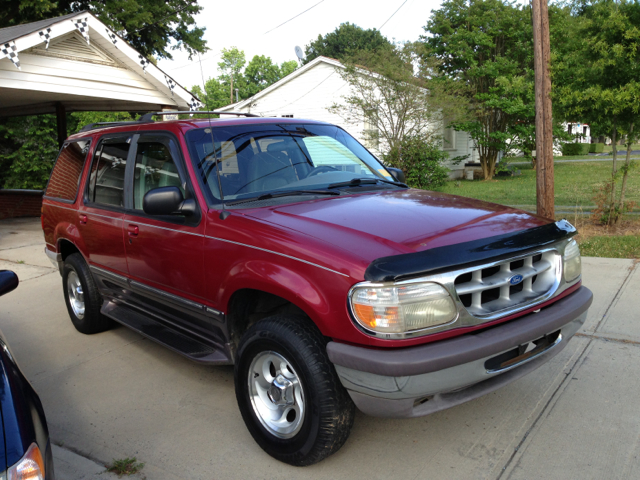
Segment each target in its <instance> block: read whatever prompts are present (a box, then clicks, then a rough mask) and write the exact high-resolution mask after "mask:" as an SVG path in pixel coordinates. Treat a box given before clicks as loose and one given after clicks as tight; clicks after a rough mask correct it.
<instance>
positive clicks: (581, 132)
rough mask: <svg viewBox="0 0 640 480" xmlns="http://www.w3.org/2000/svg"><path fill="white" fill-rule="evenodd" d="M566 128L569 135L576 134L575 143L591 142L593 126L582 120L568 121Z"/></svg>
mask: <svg viewBox="0 0 640 480" xmlns="http://www.w3.org/2000/svg"><path fill="white" fill-rule="evenodd" d="M563 126H564V129H565V131H566V132H568V133H569V135H574V137H575V140H574V141H573V143H591V127H590V126H589V125H588V124H586V123H582V122H567V123H565V124H564V125H563Z"/></svg>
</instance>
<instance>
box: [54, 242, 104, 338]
mask: <svg viewBox="0 0 640 480" xmlns="http://www.w3.org/2000/svg"><path fill="white" fill-rule="evenodd" d="M62 289H63V291H64V301H65V303H66V304H67V310H68V312H69V317H71V322H72V323H73V326H74V327H76V330H78V331H79V332H81V333H84V334H86V335H91V334H94V333H100V332H104V331H105V330H108V329H109V328H111V325H112V322H111V320H110V319H109V318H107V317H105V316H104V315H102V314H101V313H100V308H101V307H102V296H101V295H100V293H99V292H98V287H96V283H95V281H94V280H93V276H92V275H91V272H90V271H89V266H88V265H87V262H85V261H84V258H83V257H82V255H80V254H79V253H73V254H71V255H69V256H68V257H67V258H66V259H65V261H64V266H63V267H62Z"/></svg>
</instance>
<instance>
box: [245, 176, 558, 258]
mask: <svg viewBox="0 0 640 480" xmlns="http://www.w3.org/2000/svg"><path fill="white" fill-rule="evenodd" d="M244 213H245V214H246V215H249V216H252V217H255V218H259V219H261V220H263V221H265V222H269V223H273V224H276V225H280V226H282V227H286V228H288V229H292V230H296V231H299V232H301V233H304V234H306V235H311V236H313V237H316V238H318V239H321V240H323V241H325V242H328V243H330V244H333V245H335V246H336V247H340V248H342V249H345V250H349V251H352V252H354V253H356V254H358V255H359V256H360V257H361V258H363V259H365V260H367V261H372V260H374V259H376V258H379V257H382V256H389V255H396V254H402V253H413V252H419V251H423V250H427V249H430V248H435V247H441V246H445V245H451V244H455V243H462V242H467V241H470V240H478V239H482V238H487V237H492V236H496V235H502V234H505V233H512V232H517V231H521V230H526V229H528V228H534V227H538V226H542V225H545V224H547V223H549V222H550V220H548V219H545V218H543V217H539V216H536V215H532V214H530V213H527V212H523V211H521V210H517V209H514V208H510V207H505V206H502V205H497V204H494V203H489V202H483V201H480V200H475V199H472V198H466V197H459V196H455V195H447V194H444V193H438V192H431V191H425V190H415V189H409V190H401V191H392V192H389V191H386V192H370V193H362V194H358V195H345V196H341V197H329V198H322V199H320V200H314V201H309V202H302V203H295V204H290V205H281V206H274V207H268V208H260V209H255V210H249V211H245V212H244Z"/></svg>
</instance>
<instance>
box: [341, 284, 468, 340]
mask: <svg viewBox="0 0 640 480" xmlns="http://www.w3.org/2000/svg"><path fill="white" fill-rule="evenodd" d="M351 308H352V311H353V315H354V317H355V319H356V320H357V322H358V323H359V324H360V325H362V326H363V327H364V328H366V329H367V330H373V331H375V332H379V333H405V332H410V331H413V330H421V329H423V328H427V327H435V326H438V325H444V324H446V323H449V322H451V321H452V320H454V319H455V318H456V315H457V311H456V306H455V303H454V302H453V299H452V298H451V296H450V295H449V293H448V292H447V291H446V290H445V289H444V287H442V286H441V285H438V284H437V283H416V284H413V285H406V286H390V287H373V286H372V287H367V286H362V287H355V288H354V289H353V290H352V292H351Z"/></svg>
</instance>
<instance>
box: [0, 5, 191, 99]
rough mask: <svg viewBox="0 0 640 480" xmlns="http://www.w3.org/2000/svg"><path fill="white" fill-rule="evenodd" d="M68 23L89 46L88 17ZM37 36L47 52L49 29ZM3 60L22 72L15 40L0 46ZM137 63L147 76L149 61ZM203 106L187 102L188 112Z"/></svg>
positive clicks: (113, 40)
mask: <svg viewBox="0 0 640 480" xmlns="http://www.w3.org/2000/svg"><path fill="white" fill-rule="evenodd" d="M70 21H71V22H72V23H73V25H74V27H75V29H76V30H77V31H78V32H80V34H81V35H82V37H83V38H84V39H85V41H86V42H87V45H91V38H90V37H89V21H88V17H84V18H76V19H71V20H70ZM105 31H106V33H107V37H108V38H109V40H110V41H111V43H112V44H113V46H114V47H115V48H118V46H117V43H118V41H119V40H120V38H119V37H118V35H116V34H115V33H113V32H112V31H111V30H109V29H108V28H106V27H105ZM38 35H39V37H40V40H41V41H42V42H44V44H45V49H46V50H48V49H49V44H50V43H51V39H52V38H53V34H52V29H51V27H47V28H44V29H42V30H40V31H39V32H38ZM3 58H9V60H11V63H13V65H14V66H15V67H16V68H17V69H18V70H22V68H21V67H20V58H19V57H18V47H17V46H16V42H15V40H10V41H8V42H5V43H2V44H0V60H2V59H3ZM138 62H139V64H140V67H142V72H143V73H144V74H145V75H146V74H147V67H148V66H149V64H150V63H151V62H150V61H149V59H147V58H146V57H144V56H143V55H142V54H138ZM164 78H165V81H166V83H167V87H168V88H169V91H170V92H171V96H172V97H173V96H174V89H175V88H176V86H177V84H176V82H175V81H174V80H173V79H172V78H171V77H169V76H168V75H165V76H164ZM203 106H204V105H203V104H202V103H201V102H199V101H198V100H196V98H195V97H191V101H190V102H189V109H190V110H192V111H195V110H198V109H200V108H202V107H203Z"/></svg>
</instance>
